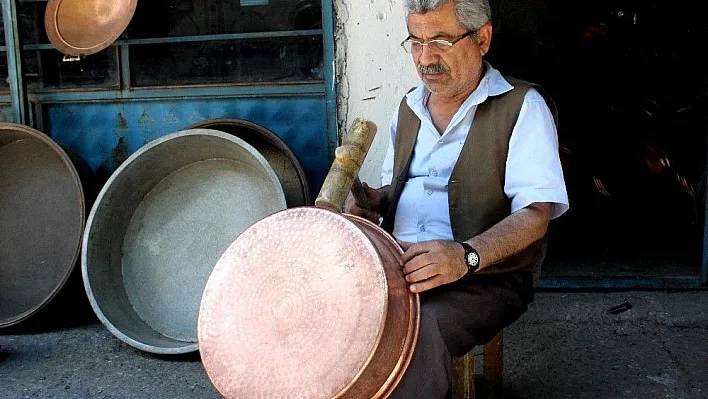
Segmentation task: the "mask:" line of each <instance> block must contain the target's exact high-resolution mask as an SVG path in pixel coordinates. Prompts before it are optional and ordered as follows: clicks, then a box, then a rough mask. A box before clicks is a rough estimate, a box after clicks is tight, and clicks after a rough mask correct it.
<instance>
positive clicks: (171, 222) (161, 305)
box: [81, 129, 286, 354]
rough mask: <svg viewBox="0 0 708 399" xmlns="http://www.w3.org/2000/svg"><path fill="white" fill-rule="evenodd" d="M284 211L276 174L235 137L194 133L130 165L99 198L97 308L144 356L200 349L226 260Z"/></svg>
mask: <svg viewBox="0 0 708 399" xmlns="http://www.w3.org/2000/svg"><path fill="white" fill-rule="evenodd" d="M285 208H286V202H285V196H284V194H283V190H282V187H281V185H280V183H279V182H278V178H277V176H276V175H275V173H274V172H273V169H272V168H271V167H270V165H269V164H268V163H267V162H266V160H265V159H264V158H263V156H261V155H260V154H259V153H258V152H257V151H256V150H255V149H254V148H253V147H251V146H250V145H248V144H247V143H246V142H244V141H243V140H241V139H239V138H237V137H234V136H232V135H229V134H226V133H223V132H219V131H215V130H208V129H189V130H185V131H182V132H177V133H174V134H171V135H168V136H165V137H162V138H160V139H158V140H155V141H153V142H151V143H149V144H147V145H145V146H144V147H142V148H141V149H139V150H138V151H137V152H136V153H134V154H133V155H132V156H130V157H129V158H128V159H127V160H126V161H125V162H124V163H123V164H122V165H121V166H120V167H119V168H118V169H117V170H116V172H115V173H114V174H113V175H112V176H111V178H110V179H109V180H108V182H107V183H106V185H105V186H104V188H103V190H101V192H100V193H99V195H98V198H97V200H96V203H95V204H94V206H93V209H92V210H91V213H90V215H89V218H88V222H87V226H86V231H85V233H84V240H83V250H82V256H81V262H82V273H83V278H84V286H85V288H86V292H87V294H88V297H89V301H90V302H91V306H92V307H93V309H94V311H95V312H96V314H97V315H98V317H99V319H100V320H101V322H103V324H105V325H106V326H107V327H108V329H109V330H110V331H111V332H112V333H113V334H114V335H115V336H116V337H118V338H120V339H121V340H123V341H124V342H126V343H128V344H129V345H132V346H134V347H136V348H138V349H141V350H144V351H148V352H152V353H161V354H178V353H187V352H193V351H196V350H197V316H198V312H199V303H200V300H201V296H202V293H203V290H204V287H205V285H206V282H207V279H208V277H209V274H210V273H211V271H212V269H213V267H214V265H215V264H216V262H217V261H218V260H219V258H220V256H221V254H222V253H223V251H224V250H225V249H226V248H227V247H228V246H229V244H231V242H233V240H234V239H235V238H236V237H237V236H238V235H239V234H240V233H241V232H242V231H244V230H245V229H246V228H248V227H249V226H251V225H252V224H253V223H255V222H257V221H258V220H260V219H262V218H263V217H265V216H267V215H270V214H272V213H275V212H277V211H279V210H282V209H285Z"/></svg>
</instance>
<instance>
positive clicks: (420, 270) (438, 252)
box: [401, 240, 467, 292]
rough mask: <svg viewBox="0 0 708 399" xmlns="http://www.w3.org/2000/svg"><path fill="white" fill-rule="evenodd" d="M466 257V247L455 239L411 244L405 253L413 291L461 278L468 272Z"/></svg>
mask: <svg viewBox="0 0 708 399" xmlns="http://www.w3.org/2000/svg"><path fill="white" fill-rule="evenodd" d="M404 248H405V246H404ZM464 257H465V249H464V248H463V247H462V245H460V244H459V243H457V242H455V241H444V240H433V241H426V242H421V243H417V244H413V245H410V246H409V247H408V248H407V249H406V250H405V252H404V253H403V256H402V257H401V266H402V267H403V274H404V275H405V277H406V281H407V282H408V284H409V289H410V291H411V292H423V291H427V290H429V289H432V288H435V287H439V286H441V285H444V284H449V283H452V282H455V281H457V280H459V279H461V278H462V277H463V276H464V275H465V274H467V265H466V264H465V262H464Z"/></svg>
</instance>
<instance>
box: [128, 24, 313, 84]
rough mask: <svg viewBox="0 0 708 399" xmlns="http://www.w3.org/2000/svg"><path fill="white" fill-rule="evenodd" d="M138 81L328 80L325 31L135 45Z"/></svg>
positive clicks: (134, 71) (133, 59)
mask: <svg viewBox="0 0 708 399" xmlns="http://www.w3.org/2000/svg"><path fill="white" fill-rule="evenodd" d="M130 51H131V52H130V60H131V63H132V65H131V76H132V80H133V85H135V86H154V85H184V84H210V83H227V82H232V83H255V82H297V81H312V80H322V79H323V77H322V37H321V36H315V37H311V36H305V37H287V38H268V39H250V40H230V41H215V42H199V43H171V44H151V45H135V46H131V50H130Z"/></svg>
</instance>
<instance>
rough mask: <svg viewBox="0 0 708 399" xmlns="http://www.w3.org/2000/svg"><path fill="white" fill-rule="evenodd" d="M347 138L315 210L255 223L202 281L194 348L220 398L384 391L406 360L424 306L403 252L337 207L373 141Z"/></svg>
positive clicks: (322, 398)
mask: <svg viewBox="0 0 708 399" xmlns="http://www.w3.org/2000/svg"><path fill="white" fill-rule="evenodd" d="M372 125H373V124H372ZM374 128H375V127H374ZM355 131H356V122H355V128H353V129H352V132H355ZM352 132H350V134H349V136H348V137H347V139H348V140H349V139H350V138H351V137H352ZM371 138H372V139H373V133H372V136H371ZM349 144H351V146H349V148H347V147H348V142H347V141H345V143H344V145H343V146H342V147H340V148H339V149H338V150H337V158H336V159H335V162H334V164H333V166H332V168H331V169H330V173H329V175H328V176H327V179H326V180H325V184H324V186H323V188H322V190H321V191H320V195H319V196H318V198H317V201H316V202H315V203H316V205H317V207H299V208H292V209H288V210H285V211H281V212H279V213H276V214H274V215H271V216H269V217H266V218H265V219H262V220H261V221H259V222H257V223H255V224H254V225H252V226H251V227H250V228H248V229H247V230H246V231H244V232H243V233H242V234H241V235H240V236H239V237H238V238H237V239H236V240H235V241H234V242H233V243H232V244H231V246H230V247H229V248H228V249H227V250H226V252H224V254H223V255H222V257H221V259H220V260H219V262H218V263H217V265H216V266H215V267H214V270H213V272H212V274H211V276H210V277H209V281H208V283H207V286H206V288H205V291H204V296H203V297H202V302H201V307H200V312H199V322H198V339H199V350H200V353H201V357H202V362H203V364H204V368H205V370H206V371H207V374H208V375H209V378H210V379H211V381H212V383H213V384H214V386H215V387H216V388H217V390H218V391H219V392H220V393H221V394H222V395H223V396H225V397H226V398H311V399H330V398H341V399H343V398H350V399H354V398H386V397H388V396H389V395H390V394H391V392H392V391H393V390H394V388H395V387H396V385H397V384H398V382H399V381H400V379H401V377H402V376H403V373H404V372H405V370H406V368H407V367H408V364H409V363H410V359H411V357H412V355H413V349H414V348H415V343H416V340H417V337H418V328H419V314H420V303H419V298H418V295H415V294H412V293H410V291H409V290H408V288H407V284H406V282H405V279H404V276H403V272H402V270H401V268H400V266H399V265H398V259H399V258H400V256H401V255H402V253H403V251H402V249H401V247H400V246H399V245H398V243H397V242H396V241H395V240H394V239H393V238H392V237H391V236H390V235H389V234H388V233H386V232H385V231H384V230H382V229H381V228H380V227H378V226H376V225H374V224H373V223H371V222H369V221H367V220H364V219H361V218H359V217H356V216H352V215H342V214H340V213H339V212H337V210H338V209H341V204H342V203H343V198H345V197H346V193H347V191H349V189H348V188H347V189H346V190H342V189H343V188H346V187H351V183H352V182H353V181H354V179H355V176H356V174H357V173H358V168H359V167H360V166H361V162H363V159H364V156H365V155H366V151H368V147H369V146H370V145H371V141H368V144H364V145H361V144H356V143H352V142H349ZM362 148H365V150H362ZM352 154H353V155H354V156H353V158H354V159H356V160H353V159H352V158H350V155H352ZM362 154H363V155H362ZM335 186H336V187H335ZM342 192H343V193H344V195H343V196H342V195H341V193H342ZM333 193H334V194H333Z"/></svg>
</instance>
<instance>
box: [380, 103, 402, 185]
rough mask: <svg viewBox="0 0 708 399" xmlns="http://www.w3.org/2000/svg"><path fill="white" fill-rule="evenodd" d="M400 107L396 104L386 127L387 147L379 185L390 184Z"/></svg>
mask: <svg viewBox="0 0 708 399" xmlns="http://www.w3.org/2000/svg"><path fill="white" fill-rule="evenodd" d="M400 107H401V105H400V104H398V105H397V106H396V111H395V112H394V113H393V117H392V118H391V123H390V124H389V127H388V149H387V150H386V157H385V158H384V161H383V164H382V165H381V185H382V186H387V185H389V184H391V181H392V180H393V150H394V148H395V145H394V144H395V141H396V127H397V124H398V110H399V108H400Z"/></svg>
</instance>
